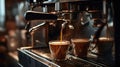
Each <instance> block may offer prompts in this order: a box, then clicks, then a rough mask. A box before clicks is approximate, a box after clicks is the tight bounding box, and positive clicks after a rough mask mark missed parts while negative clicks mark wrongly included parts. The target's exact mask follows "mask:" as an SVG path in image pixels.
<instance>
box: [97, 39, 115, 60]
mask: <svg viewBox="0 0 120 67" xmlns="http://www.w3.org/2000/svg"><path fill="white" fill-rule="evenodd" d="M97 45H98V54H99V56H100V57H104V58H108V57H112V47H113V39H112V38H106V37H101V38H99V42H98V43H97Z"/></svg>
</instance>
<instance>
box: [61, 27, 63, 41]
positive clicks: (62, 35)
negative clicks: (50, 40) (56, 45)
mask: <svg viewBox="0 0 120 67" xmlns="http://www.w3.org/2000/svg"><path fill="white" fill-rule="evenodd" d="M62 32H63V29H61V31H60V42H62V39H63V38H62V36H63V33H62Z"/></svg>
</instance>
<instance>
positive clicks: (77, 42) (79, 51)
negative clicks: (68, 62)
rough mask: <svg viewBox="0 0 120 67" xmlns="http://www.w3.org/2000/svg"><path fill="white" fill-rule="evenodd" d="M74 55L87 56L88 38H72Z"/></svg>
mask: <svg viewBox="0 0 120 67" xmlns="http://www.w3.org/2000/svg"><path fill="white" fill-rule="evenodd" d="M71 41H72V43H73V50H74V55H75V56H77V57H87V51H88V47H89V41H88V39H72V40H71Z"/></svg>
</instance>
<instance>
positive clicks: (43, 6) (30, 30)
mask: <svg viewBox="0 0 120 67" xmlns="http://www.w3.org/2000/svg"><path fill="white" fill-rule="evenodd" d="M28 2H29V3H30V9H29V10H28V11H26V13H25V20H26V21H27V23H26V30H27V34H26V36H28V38H27V39H28V44H30V45H32V48H31V49H27V50H25V54H24V55H22V53H24V51H23V50H19V53H20V54H19V58H20V59H22V60H20V63H21V64H22V65H23V66H24V65H25V66H26V64H25V63H24V62H23V60H24V59H23V58H22V57H21V56H27V55H26V53H28V54H30V55H31V56H33V57H35V58H36V57H37V58H36V59H39V61H41V60H42V61H41V63H42V64H43V65H48V66H49V65H50V66H51V67H62V66H63V67H64V66H70V67H71V66H72V67H79V66H80V65H82V64H83V67H87V65H86V66H85V64H86V63H87V64H88V67H90V66H92V65H93V67H94V66H95V67H96V66H97V67H109V66H113V65H114V63H113V62H114V58H113V54H112V53H114V51H113V46H114V45H113V44H112V45H111V44H110V45H109V46H102V47H103V48H104V49H105V50H104V51H105V52H104V51H103V52H102V51H101V52H102V56H101V55H100V54H99V53H97V50H98V48H99V47H101V46H99V45H100V44H99V43H100V42H101V41H100V40H101V37H103V39H104V37H105V38H110V39H112V43H113V33H111V32H113V29H112V30H111V27H112V26H110V24H112V23H113V22H112V20H111V19H112V16H111V12H110V10H111V5H110V4H111V2H110V1H107V0H48V1H45V0H34V1H33V0H29V1H28ZM62 28H63V39H65V40H69V41H71V39H72V38H81V39H88V40H89V44H90V46H89V49H88V53H90V54H89V56H88V58H89V59H88V58H78V57H75V56H72V54H71V53H70V54H71V55H69V60H70V61H67V62H65V63H59V62H53V63H51V61H52V60H51V59H50V54H49V51H48V50H47V49H48V47H49V45H48V42H49V41H52V40H60V31H61V29H62ZM36 47H37V48H36ZM41 47H45V48H46V47H47V49H43V48H41ZM105 47H106V48H105ZM107 47H108V48H107ZM40 49H43V51H41V50H40ZM101 49H102V48H101ZM69 50H70V51H72V47H71V48H70V49H69ZM106 51H108V52H109V53H107V52H106ZM44 52H47V53H44ZM106 53H107V54H108V55H110V56H109V58H107V59H106V57H107V56H108V55H107V56H106ZM103 54H104V55H103ZM41 57H42V58H41ZM26 58H27V57H26ZM29 58H30V57H29ZM32 59H34V58H32ZM76 60H77V61H76ZM24 61H25V60H24ZM29 61H30V60H29ZM39 61H38V62H39ZM43 61H44V62H43ZM73 61H74V62H75V63H74V62H73ZM103 61H105V62H103ZM108 61H110V62H108ZM26 62H27V61H26ZM31 62H32V61H31ZM35 62H36V61H35ZM38 62H36V63H34V66H33V67H35V65H36V64H37V63H38ZM84 62H85V63H84ZM69 63H72V64H69ZM112 63H113V64H112ZM37 65H38V64H37ZM52 65H53V66H52ZM28 66H29V65H28ZM45 67H46V66H45Z"/></svg>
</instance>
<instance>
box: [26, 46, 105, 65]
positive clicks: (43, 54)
mask: <svg viewBox="0 0 120 67" xmlns="http://www.w3.org/2000/svg"><path fill="white" fill-rule="evenodd" d="M24 52H26V53H27V54H29V55H31V56H32V57H34V58H35V59H37V60H38V61H39V62H42V63H43V64H45V65H47V66H48V67H107V66H106V65H104V64H101V63H97V62H95V61H92V60H88V59H87V58H78V57H75V56H73V55H67V58H68V59H67V60H66V61H62V62H59V61H53V60H52V57H51V54H50V51H49V49H48V48H44V49H43V48H39V49H25V50H24Z"/></svg>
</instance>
